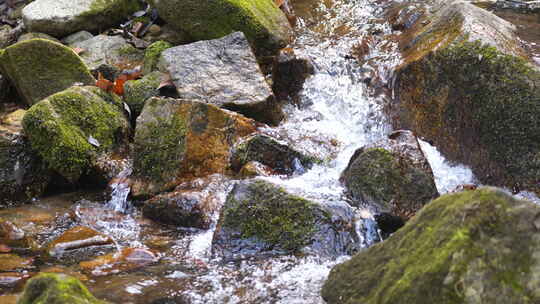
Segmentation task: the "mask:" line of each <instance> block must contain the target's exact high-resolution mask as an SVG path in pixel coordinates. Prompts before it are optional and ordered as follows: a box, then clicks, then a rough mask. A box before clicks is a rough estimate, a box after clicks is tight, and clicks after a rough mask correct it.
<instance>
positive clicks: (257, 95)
mask: <svg viewBox="0 0 540 304" xmlns="http://www.w3.org/2000/svg"><path fill="white" fill-rule="evenodd" d="M159 68H160V69H161V70H162V71H164V72H167V73H169V74H170V75H171V78H172V81H173V82H174V84H175V85H176V88H177V90H178V93H179V95H180V96H181V97H183V98H196V99H202V100H204V101H205V102H207V103H211V104H214V105H217V106H219V107H223V108H225V109H229V110H232V111H236V112H239V113H242V114H244V115H245V116H247V117H250V118H253V119H255V120H258V121H261V122H264V123H269V124H272V125H276V124H278V123H279V122H280V121H281V119H282V118H283V113H282V111H281V107H280V105H279V104H278V103H277V102H276V100H275V97H274V95H273V94H272V91H271V89H270V87H269V86H268V84H267V83H266V81H265V79H264V77H263V75H262V73H261V70H260V68H259V65H258V64H257V60H256V58H255V55H254V54H253V52H252V51H251V48H250V46H249V43H248V41H247V40H246V38H245V36H244V34H242V33H241V32H236V33H233V34H230V35H228V36H226V37H224V38H221V39H215V40H208V41H199V42H195V43H192V44H188V45H181V46H176V47H173V48H169V49H167V50H165V51H163V53H162V54H161V58H160V63H159Z"/></svg>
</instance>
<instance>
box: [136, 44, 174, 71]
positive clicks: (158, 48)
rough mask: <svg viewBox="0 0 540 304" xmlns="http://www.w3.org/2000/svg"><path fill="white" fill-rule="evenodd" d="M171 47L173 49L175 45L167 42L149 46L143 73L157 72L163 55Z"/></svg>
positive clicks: (145, 54)
mask: <svg viewBox="0 0 540 304" xmlns="http://www.w3.org/2000/svg"><path fill="white" fill-rule="evenodd" d="M171 47H173V45H172V44H170V43H168V42H167V41H156V42H154V43H152V44H151V45H150V46H148V48H146V52H145V53H144V67H143V72H144V73H145V74H148V73H150V72H152V71H153V70H155V68H156V66H157V63H158V61H159V56H160V55H161V53H162V52H163V51H164V50H166V49H168V48H171Z"/></svg>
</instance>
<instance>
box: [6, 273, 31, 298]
mask: <svg viewBox="0 0 540 304" xmlns="http://www.w3.org/2000/svg"><path fill="white" fill-rule="evenodd" d="M30 276H31V275H30V274H29V273H18V272H3V273H0V291H9V290H13V289H16V288H20V287H22V286H23V285H24V283H25V282H26V280H28V279H29V278H30ZM0 301H2V299H1V298H0ZM2 303H4V302H2Z"/></svg>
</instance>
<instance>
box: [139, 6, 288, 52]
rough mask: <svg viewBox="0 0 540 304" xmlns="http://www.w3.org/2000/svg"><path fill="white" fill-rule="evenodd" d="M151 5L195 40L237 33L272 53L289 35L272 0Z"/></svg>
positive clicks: (285, 24)
mask: <svg viewBox="0 0 540 304" xmlns="http://www.w3.org/2000/svg"><path fill="white" fill-rule="evenodd" d="M150 3H151V4H152V6H154V7H156V8H157V9H158V11H159V16H160V17H161V18H163V19H164V20H165V21H166V22H167V23H168V24H170V25H171V26H173V27H174V28H175V29H176V30H179V31H184V32H186V33H187V34H188V35H189V36H191V37H192V38H193V39H195V40H209V39H216V38H221V37H223V36H226V35H229V34H231V33H232V32H236V31H240V32H243V33H244V34H245V35H246V37H247V38H248V39H249V41H250V42H251V44H252V45H253V46H254V47H255V49H257V50H258V53H272V52H274V51H276V50H277V49H280V48H282V47H285V45H287V44H288V43H289V40H290V39H291V36H292V30H291V27H290V24H289V22H288V20H287V17H285V14H283V12H282V11H281V10H280V9H279V8H278V7H277V6H276V4H274V1H272V0H253V1H238V0H215V1H214V0H203V1H200V0H198V1H194V0H152V1H150ZM178 7H181V8H182V9H181V10H178V9H177V8H178Z"/></svg>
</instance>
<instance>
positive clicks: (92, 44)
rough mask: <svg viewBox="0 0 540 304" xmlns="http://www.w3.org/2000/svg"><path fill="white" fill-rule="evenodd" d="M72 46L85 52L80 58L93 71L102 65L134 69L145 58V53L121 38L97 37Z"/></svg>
mask: <svg viewBox="0 0 540 304" xmlns="http://www.w3.org/2000/svg"><path fill="white" fill-rule="evenodd" d="M71 46H72V47H74V48H80V49H82V50H83V52H82V53H80V56H81V58H82V60H83V61H84V63H85V64H86V65H87V66H88V67H89V68H90V69H91V70H96V69H97V68H98V67H100V66H102V65H111V66H119V67H121V68H122V69H128V68H134V67H136V66H138V65H141V63H142V61H143V57H144V53H143V51H141V50H138V49H136V48H135V47H133V46H132V45H131V44H129V43H128V42H127V41H126V40H125V39H124V38H122V37H121V36H107V35H97V36H95V37H92V38H90V39H87V40H83V41H80V42H75V43H73V44H71Z"/></svg>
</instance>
